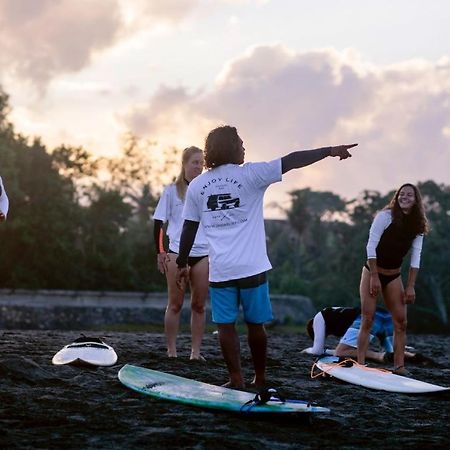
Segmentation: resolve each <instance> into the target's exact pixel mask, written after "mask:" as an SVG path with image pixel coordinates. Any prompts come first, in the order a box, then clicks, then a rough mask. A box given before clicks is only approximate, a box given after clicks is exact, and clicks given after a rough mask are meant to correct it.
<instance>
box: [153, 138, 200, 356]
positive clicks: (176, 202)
mask: <svg viewBox="0 0 450 450" xmlns="http://www.w3.org/2000/svg"><path fill="white" fill-rule="evenodd" d="M202 170H203V151H202V150H201V149H199V148H197V147H188V148H186V149H185V150H184V151H183V155H182V160H181V170H180V173H179V175H178V177H177V179H176V180H175V182H174V183H172V184H170V185H169V186H167V187H166V188H165V189H164V191H163V193H162V195H161V198H160V200H159V202H158V205H157V207H156V210H155V213H154V215H153V219H154V238H155V246H156V251H157V264H158V270H159V271H160V272H161V273H162V274H165V275H166V278H167V291H168V303H167V308H166V312H165V316H164V330H165V334H166V339H167V355H168V356H169V357H170V358H176V357H177V343H176V341H177V334H178V329H179V324H180V314H181V308H182V306H183V300H184V295H185V288H186V285H184V288H183V289H179V288H178V286H177V284H176V280H175V276H176V273H177V265H176V262H175V261H176V259H177V257H178V252H179V245H180V236H181V230H182V227H183V219H182V212H183V206H184V199H185V196H186V190H187V187H188V185H189V183H190V182H191V181H192V180H193V179H194V178H195V177H197V176H198V175H200V174H201V173H202ZM165 222H167V223H168V226H167V235H168V237H169V249H168V251H166V250H165V248H164V230H163V224H164V223H165ZM188 265H189V279H188V283H189V285H190V291H191V336H192V344H191V356H190V359H191V360H204V358H203V356H202V355H201V353H200V346H201V342H202V338H203V333H204V329H205V302H206V297H207V295H208V243H207V241H206V237H205V235H204V234H203V230H202V229H200V230H199V233H198V234H197V237H196V239H195V242H194V245H193V247H192V250H191V252H190V253H189V261H188Z"/></svg>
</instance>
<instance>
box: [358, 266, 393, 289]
mask: <svg viewBox="0 0 450 450" xmlns="http://www.w3.org/2000/svg"><path fill="white" fill-rule="evenodd" d="M364 267H365V268H366V269H367V270H368V271H369V272H370V267H369V266H368V264H367V263H366V264H364ZM399 276H400V272H399V273H394V275H383V274H382V273H378V278H379V279H380V283H381V287H382V288H385V287H386V286H387V285H388V284H389V283H390V282H391V281H394V280H395V279H396V278H398V277H399Z"/></svg>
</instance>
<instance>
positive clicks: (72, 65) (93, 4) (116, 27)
mask: <svg viewBox="0 0 450 450" xmlns="http://www.w3.org/2000/svg"><path fill="white" fill-rule="evenodd" d="M197 3H198V0H164V1H163V0H161V1H151V2H149V1H147V0H20V1H17V0H2V1H1V2H0V42H1V43H2V51H1V53H0V68H1V69H2V71H3V74H4V75H3V77H4V78H5V74H6V75H8V76H9V78H10V79H13V80H15V79H21V80H26V81H29V82H31V83H32V84H33V85H35V86H37V87H39V88H40V89H41V90H43V89H45V87H46V86H47V84H48V83H49V82H50V81H51V80H52V79H53V78H55V77H57V76H59V75H62V74H66V73H72V72H77V71H80V70H82V69H83V68H85V67H87V66H89V65H90V64H91V62H92V60H93V58H94V57H95V55H96V54H99V53H101V52H103V51H105V50H107V49H109V48H111V47H113V46H114V45H116V44H117V43H118V42H119V41H122V40H124V39H127V38H130V37H131V36H133V35H134V34H136V33H138V32H140V31H142V30H145V31H151V30H152V29H157V28H158V27H159V26H160V25H161V24H163V25H164V24H170V25H171V26H174V25H176V24H178V23H180V22H181V21H182V20H183V19H184V18H186V17H187V16H188V15H189V14H190V13H191V11H192V10H193V9H194V7H195V6H196V4H197ZM3 81H4V80H3Z"/></svg>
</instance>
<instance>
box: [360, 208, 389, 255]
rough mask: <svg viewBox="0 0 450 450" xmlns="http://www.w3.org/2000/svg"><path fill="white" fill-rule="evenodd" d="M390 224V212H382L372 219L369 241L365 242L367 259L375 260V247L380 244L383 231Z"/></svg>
mask: <svg viewBox="0 0 450 450" xmlns="http://www.w3.org/2000/svg"><path fill="white" fill-rule="evenodd" d="M391 222H392V218H391V211H390V210H384V211H381V212H379V213H378V214H377V215H376V216H375V219H373V222H372V226H371V227H370V231H369V240H368V241H367V247H366V250H367V259H376V257H377V246H378V243H379V242H380V239H381V236H382V234H383V232H384V230H385V229H386V228H387V227H388V226H389V225H390V223H391Z"/></svg>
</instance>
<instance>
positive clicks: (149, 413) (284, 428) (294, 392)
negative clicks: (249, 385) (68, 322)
mask: <svg viewBox="0 0 450 450" xmlns="http://www.w3.org/2000/svg"><path fill="white" fill-rule="evenodd" d="M88 334H89V335H94V336H99V337H100V336H101V337H103V338H105V341H106V342H107V343H109V344H110V345H112V346H113V347H114V348H115V350H116V352H117V354H118V356H119V361H118V364H117V365H115V366H113V367H109V368H98V369H86V368H78V367H71V366H59V367H58V366H53V365H52V363H51V358H52V357H53V355H54V354H55V353H56V352H57V351H58V350H59V349H60V348H61V347H62V346H63V345H65V344H68V343H70V342H71V341H72V340H74V339H75V338H77V337H78V336H79V333H78V332H71V331H3V332H1V333H0V386H1V390H0V447H1V448H6V449H9V448H11V449H13V448H19V449H41V448H42V449H45V448H56V449H72V448H73V449H90V448H93V449H95V448H98V449H111V448H118V449H141V448H152V449H159V448H193V449H194V448H195V449H204V448H205V449H206V448H219V449H221V448H230V449H231V448H239V449H240V448H246V449H247V448H252V449H253V448H256V449H265V448H270V449H291V448H444V447H447V448H448V444H449V437H448V433H449V426H448V420H449V411H450V406H449V401H448V400H449V398H450V397H449V395H448V393H444V394H437V395H436V394H434V395H425V396H424V395H417V396H410V395H403V394H389V393H386V392H380V391H372V390H368V389H364V388H360V387H357V386H353V385H349V384H345V383H342V382H339V381H337V380H334V379H330V378H328V379H324V378H318V379H311V378H310V369H311V364H312V357H310V356H308V355H303V354H300V353H299V351H300V349H302V348H304V347H306V346H307V345H309V341H308V339H307V338H306V337H305V336H301V335H295V334H281V333H279V332H277V330H276V329H274V330H269V339H270V340H269V345H270V351H269V363H268V375H269V380H270V381H271V384H272V385H274V386H275V387H277V388H279V389H280V391H282V392H283V393H284V394H285V395H286V396H287V397H289V398H299V399H304V400H310V401H315V402H317V403H318V404H319V405H321V406H327V407H329V408H331V414H330V415H328V416H321V417H318V418H317V419H315V420H314V421H313V423H312V424H310V423H308V422H307V421H303V422H302V421H298V420H296V421H292V420H289V421H273V420H268V419H266V420H253V419H248V418H245V417H241V416H236V415H231V414H228V413H217V412H212V411H206V410H201V409H195V408H192V407H188V406H183V405H178V404H175V403H169V402H164V401H157V400H154V399H151V398H149V397H146V396H143V395H139V394H137V393H134V392H133V391H131V390H128V389H126V388H125V387H124V386H122V385H121V384H120V382H119V381H118V379H117V372H118V371H119V369H120V368H121V367H122V365H123V364H125V363H132V364H136V365H142V366H146V367H150V368H154V369H158V370H162V371H166V372H170V373H174V374H177V375H182V376H185V377H188V378H193V379H197V380H201V381H205V382H210V383H213V384H222V383H224V382H225V381H226V369H225V366H224V363H223V360H222V356H221V354H220V349H219V347H218V342H217V337H216V336H215V335H212V334H210V333H209V334H207V335H206V336H205V340H204V346H203V353H204V355H205V357H206V358H207V362H205V363H199V362H190V361H189V360H188V356H189V336H187V335H182V336H181V337H180V340H179V349H180V355H179V358H178V359H177V360H173V359H170V360H169V359H167V358H166V357H165V345H164V336H163V335H161V334H150V333H148V334H145V333H142V332H141V333H119V332H105V333H100V332H97V333H92V332H90V333H88ZM408 345H412V346H414V347H415V348H416V349H417V350H418V351H419V352H421V353H423V354H425V355H427V356H429V357H431V358H433V360H434V361H435V363H434V364H431V365H430V364H427V365H416V366H409V368H410V369H411V371H412V372H413V374H414V375H415V377H416V378H418V379H421V380H424V381H428V382H432V383H436V384H441V385H446V386H450V364H449V359H450V353H449V351H448V349H449V348H450V337H449V336H433V335H410V336H408ZM242 350H243V365H244V368H245V370H246V374H247V378H250V377H251V371H250V366H251V362H250V359H249V353H248V350H247V344H246V342H245V336H242Z"/></svg>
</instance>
